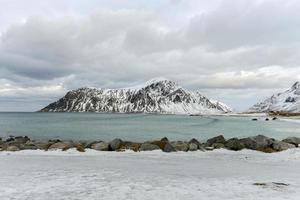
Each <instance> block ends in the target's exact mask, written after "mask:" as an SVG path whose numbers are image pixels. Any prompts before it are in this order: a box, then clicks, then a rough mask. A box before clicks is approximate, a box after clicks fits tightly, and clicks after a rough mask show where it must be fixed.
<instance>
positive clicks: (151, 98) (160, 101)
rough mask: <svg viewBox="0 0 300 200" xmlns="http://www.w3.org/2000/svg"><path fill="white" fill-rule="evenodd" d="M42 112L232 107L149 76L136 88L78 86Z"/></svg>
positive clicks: (192, 110) (203, 110) (216, 110)
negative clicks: (149, 78)
mask: <svg viewBox="0 0 300 200" xmlns="http://www.w3.org/2000/svg"><path fill="white" fill-rule="evenodd" d="M40 111H41V112H117V113H165V114H213V113H227V112H231V111H232V109H231V108H230V107H228V106H227V105H225V104H224V103H221V102H219V101H216V100H212V99H209V98H207V97H205V96H203V95H202V94H200V93H199V92H192V91H189V90H187V89H184V88H182V87H181V86H178V85H177V84H176V83H175V82H173V81H170V80H167V79H162V78H160V79H152V80H150V81H148V82H146V83H145V84H143V85H140V86H137V87H135V88H124V89H95V88H79V89H77V90H72V91H69V92H68V93H67V94H66V95H65V96H64V97H62V98H61V99H59V100H58V101H56V102H54V103H51V104H49V105H48V106H46V107H45V108H43V109H41V110H40Z"/></svg>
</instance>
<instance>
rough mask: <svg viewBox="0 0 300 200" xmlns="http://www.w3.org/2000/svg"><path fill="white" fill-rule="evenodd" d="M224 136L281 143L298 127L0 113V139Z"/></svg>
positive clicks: (226, 120) (228, 120)
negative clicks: (262, 137) (271, 139)
mask: <svg viewBox="0 0 300 200" xmlns="http://www.w3.org/2000/svg"><path fill="white" fill-rule="evenodd" d="M219 134H223V135H224V136H225V137H227V138H230V137H246V136H252V135H257V134H263V135H266V136H270V137H274V138H277V139H282V138H285V137H288V136H298V137H300V124H297V123H293V122H285V121H279V120H276V121H264V120H263V119H262V120H259V121H251V118H249V117H229V116H218V117H216V116H183V115H151V114H99V113H0V136H1V137H7V136H9V135H14V136H17V135H27V136H29V137H31V138H33V139H50V138H61V139H72V140H105V141H109V140H111V139H113V138H116V137H118V138H122V139H124V140H131V141H144V140H149V139H156V138H162V137H164V136H166V137H168V138H169V139H171V140H177V139H178V140H179V139H180V140H189V139H191V138H193V137H195V138H197V139H199V140H205V139H208V138H210V137H213V136H216V135H219Z"/></svg>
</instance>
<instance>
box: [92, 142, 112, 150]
mask: <svg viewBox="0 0 300 200" xmlns="http://www.w3.org/2000/svg"><path fill="white" fill-rule="evenodd" d="M90 148H91V149H94V150H97V151H108V150H109V144H108V143H105V142H98V143H94V144H92V145H91V147H90Z"/></svg>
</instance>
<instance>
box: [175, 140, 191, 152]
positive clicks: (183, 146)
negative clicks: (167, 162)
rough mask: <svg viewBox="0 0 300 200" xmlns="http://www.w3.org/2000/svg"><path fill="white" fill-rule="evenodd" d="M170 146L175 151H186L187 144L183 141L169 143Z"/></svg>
mask: <svg viewBox="0 0 300 200" xmlns="http://www.w3.org/2000/svg"><path fill="white" fill-rule="evenodd" d="M171 145H172V146H173V147H174V148H175V149H176V151H188V150H189V144H188V143H187V142H183V141H175V142H171Z"/></svg>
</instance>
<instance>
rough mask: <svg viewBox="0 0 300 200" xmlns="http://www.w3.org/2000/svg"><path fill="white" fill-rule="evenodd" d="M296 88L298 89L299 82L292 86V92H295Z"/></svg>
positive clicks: (299, 86)
mask: <svg viewBox="0 0 300 200" xmlns="http://www.w3.org/2000/svg"><path fill="white" fill-rule="evenodd" d="M298 88H300V82H299V81H297V82H296V83H294V84H293V86H292V90H296V89H298Z"/></svg>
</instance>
